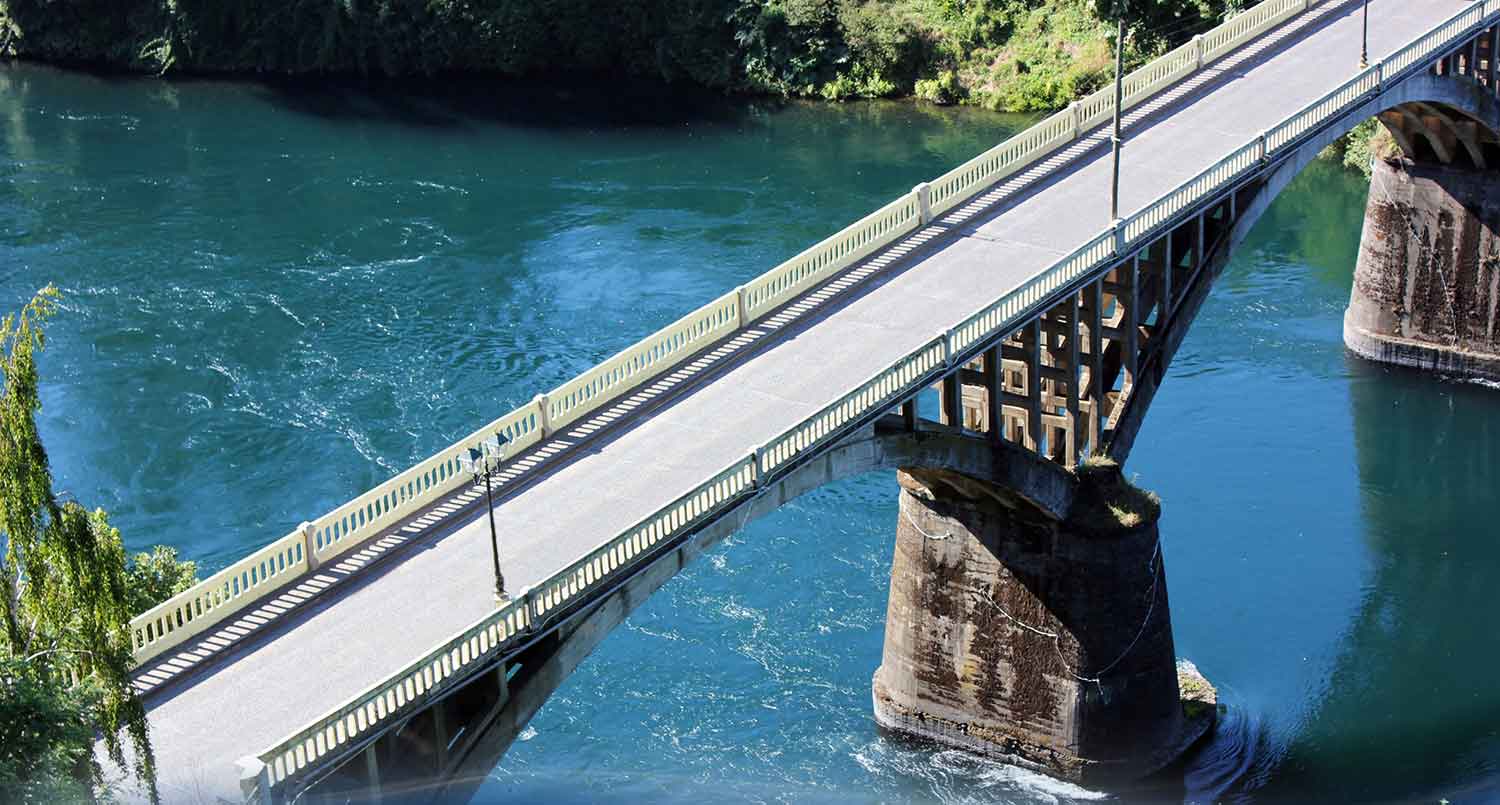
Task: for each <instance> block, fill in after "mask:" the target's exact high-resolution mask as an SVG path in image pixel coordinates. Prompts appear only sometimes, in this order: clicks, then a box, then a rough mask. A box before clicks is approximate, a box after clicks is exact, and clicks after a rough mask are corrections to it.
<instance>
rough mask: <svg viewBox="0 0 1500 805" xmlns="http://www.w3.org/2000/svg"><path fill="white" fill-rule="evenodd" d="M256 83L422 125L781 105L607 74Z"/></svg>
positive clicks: (525, 122) (660, 115)
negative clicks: (531, 78) (548, 78)
mask: <svg viewBox="0 0 1500 805" xmlns="http://www.w3.org/2000/svg"><path fill="white" fill-rule="evenodd" d="M257 88H258V91H259V93H260V94H261V95H262V96H263V97H264V98H265V99H267V100H269V101H271V102H272V103H275V104H277V105H278V106H281V107H282V108H284V109H286V110H288V111H291V112H295V113H298V114H304V115H312V116H315V117H321V118H329V119H344V120H364V121H370V122H380V123H391V124H397V125H403V126H418V127H423V128H464V127H467V126H470V125H473V124H474V123H477V122H496V123H504V124H506V125H512V126H520V127H535V128H547V129H570V128H597V127H601V126H603V127H610V128H614V127H631V128H643V129H650V128H670V127H675V126H681V125H685V124H692V123H718V124H734V123H737V122H739V121H740V120H742V119H743V118H744V117H745V116H746V115H747V114H749V113H750V112H751V110H754V109H764V110H766V111H774V110H775V109H777V108H780V107H781V106H782V105H783V104H782V102H780V101H777V100H775V99H766V98H761V99H756V100H755V101H754V102H753V103H752V104H750V105H747V104H746V103H745V102H743V101H736V100H733V99H730V98H727V97H725V96H724V95H722V94H718V93H713V92H709V91H706V90H703V89H700V88H696V87H692V86H687V85H677V84H665V83H660V82H651V81H643V80H623V79H614V78H609V79H606V78H603V77H599V78H569V79H559V80H552V81H540V82H538V81H529V80H528V81H523V80H519V79H508V78H476V77H460V76H448V77H442V78H440V79H437V80H434V79H422V80H374V79H370V80H360V79H350V78H339V79H333V80H329V79H321V80H317V81H304V80H269V81H259V82H257Z"/></svg>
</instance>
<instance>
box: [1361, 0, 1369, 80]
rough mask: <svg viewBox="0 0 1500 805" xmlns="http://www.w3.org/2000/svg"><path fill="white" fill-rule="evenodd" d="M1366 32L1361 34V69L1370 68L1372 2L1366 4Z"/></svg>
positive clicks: (1366, 0) (1363, 23)
mask: <svg viewBox="0 0 1500 805" xmlns="http://www.w3.org/2000/svg"><path fill="white" fill-rule="evenodd" d="M1361 24H1362V25H1363V26H1364V30H1362V31H1360V34H1359V69H1361V70H1363V69H1365V68H1366V67H1369V66H1370V0H1365V2H1364V18H1363V22H1362V23H1361Z"/></svg>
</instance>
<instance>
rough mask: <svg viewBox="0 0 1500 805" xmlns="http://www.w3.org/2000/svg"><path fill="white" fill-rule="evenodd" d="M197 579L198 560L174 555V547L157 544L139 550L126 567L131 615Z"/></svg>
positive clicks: (127, 598) (138, 612) (127, 593)
mask: <svg viewBox="0 0 1500 805" xmlns="http://www.w3.org/2000/svg"><path fill="white" fill-rule="evenodd" d="M197 581H198V564H197V563H196V562H184V561H181V560H179V559H178V558H177V549H176V548H168V547H167V546H165V545H157V546H155V547H154V548H152V550H151V552H150V553H138V554H136V555H135V556H132V557H131V558H130V562H129V564H128V565H126V567H125V595H126V606H127V607H128V608H129V610H130V614H131V616H132V617H134V616H136V615H139V614H141V613H142V612H145V611H146V610H148V609H150V608H152V607H154V606H156V605H157V604H159V603H161V602H163V601H165V600H167V599H168V598H171V597H172V596H174V595H176V594H178V593H180V592H184V591H186V590H187V589H188V588H190V587H192V586H193V585H194V584H196V583H197Z"/></svg>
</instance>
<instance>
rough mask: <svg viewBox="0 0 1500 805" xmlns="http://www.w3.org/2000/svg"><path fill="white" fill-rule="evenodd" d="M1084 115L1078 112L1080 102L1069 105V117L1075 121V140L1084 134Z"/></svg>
mask: <svg viewBox="0 0 1500 805" xmlns="http://www.w3.org/2000/svg"><path fill="white" fill-rule="evenodd" d="M1082 114H1083V113H1082V112H1079V111H1078V101H1074V102H1072V103H1070V104H1068V115H1069V117H1071V118H1072V119H1073V139H1075V140H1076V139H1078V136H1079V135H1080V134H1082V133H1083V117H1082Z"/></svg>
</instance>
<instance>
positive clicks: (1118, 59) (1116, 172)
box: [1109, 0, 1126, 225]
mask: <svg viewBox="0 0 1500 805" xmlns="http://www.w3.org/2000/svg"><path fill="white" fill-rule="evenodd" d="M1125 5H1126V4H1125V3H1124V2H1122V1H1120V0H1117V2H1116V3H1115V4H1114V9H1115V126H1114V132H1113V133H1112V134H1111V135H1110V138H1109V141H1110V144H1111V151H1112V152H1113V153H1112V158H1113V160H1114V167H1113V169H1112V173H1111V177H1110V185H1109V222H1110V224H1111V225H1113V224H1114V222H1115V221H1118V220H1120V146H1121V145H1122V144H1123V143H1122V141H1121V139H1120V104H1121V101H1122V100H1123V93H1124V85H1123V84H1122V83H1121V82H1122V81H1123V80H1124V73H1125Z"/></svg>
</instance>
